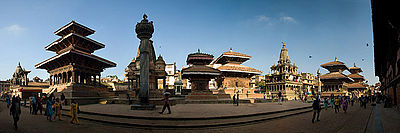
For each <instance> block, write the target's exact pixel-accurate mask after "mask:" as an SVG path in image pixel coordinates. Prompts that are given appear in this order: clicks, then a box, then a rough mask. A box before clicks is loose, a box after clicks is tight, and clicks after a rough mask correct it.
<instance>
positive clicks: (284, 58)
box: [279, 42, 290, 63]
mask: <svg viewBox="0 0 400 133" xmlns="http://www.w3.org/2000/svg"><path fill="white" fill-rule="evenodd" d="M282 44H283V46H282V49H281V54H280V58H279V61H283V62H289V63H290V60H289V53H288V50H287V48H286V44H285V42H282Z"/></svg>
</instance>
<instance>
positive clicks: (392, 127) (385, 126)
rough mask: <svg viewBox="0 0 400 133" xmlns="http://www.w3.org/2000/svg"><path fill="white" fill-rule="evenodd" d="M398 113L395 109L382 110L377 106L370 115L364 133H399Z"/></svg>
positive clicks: (399, 114)
mask: <svg viewBox="0 0 400 133" xmlns="http://www.w3.org/2000/svg"><path fill="white" fill-rule="evenodd" d="M399 123H400V112H398V111H396V109H395V108H384V107H383V104H377V105H376V106H375V107H374V110H373V111H372V113H371V117H370V119H369V124H368V128H367V131H366V132H369V133H376V132H385V133H400V126H399Z"/></svg>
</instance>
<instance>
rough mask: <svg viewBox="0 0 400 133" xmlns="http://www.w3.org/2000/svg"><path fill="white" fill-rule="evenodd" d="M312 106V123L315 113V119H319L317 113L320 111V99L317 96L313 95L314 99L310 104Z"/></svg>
mask: <svg viewBox="0 0 400 133" xmlns="http://www.w3.org/2000/svg"><path fill="white" fill-rule="evenodd" d="M312 107H313V112H314V113H313V118H312V121H311V122H312V123H314V120H315V115H317V121H319V113H320V112H321V106H320V100H319V99H318V97H315V100H314V102H313V104H312Z"/></svg>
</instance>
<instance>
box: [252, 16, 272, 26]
mask: <svg viewBox="0 0 400 133" xmlns="http://www.w3.org/2000/svg"><path fill="white" fill-rule="evenodd" d="M256 22H258V23H265V24H267V25H270V26H271V25H273V24H274V22H275V21H274V18H271V17H268V16H265V15H259V16H256Z"/></svg>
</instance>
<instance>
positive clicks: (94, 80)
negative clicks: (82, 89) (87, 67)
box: [93, 74, 97, 84]
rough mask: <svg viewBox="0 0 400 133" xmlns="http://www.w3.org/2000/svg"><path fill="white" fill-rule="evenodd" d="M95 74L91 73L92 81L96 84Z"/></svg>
mask: <svg viewBox="0 0 400 133" xmlns="http://www.w3.org/2000/svg"><path fill="white" fill-rule="evenodd" d="M96 82H97V81H96V74H94V75H93V83H94V84H96Z"/></svg>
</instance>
